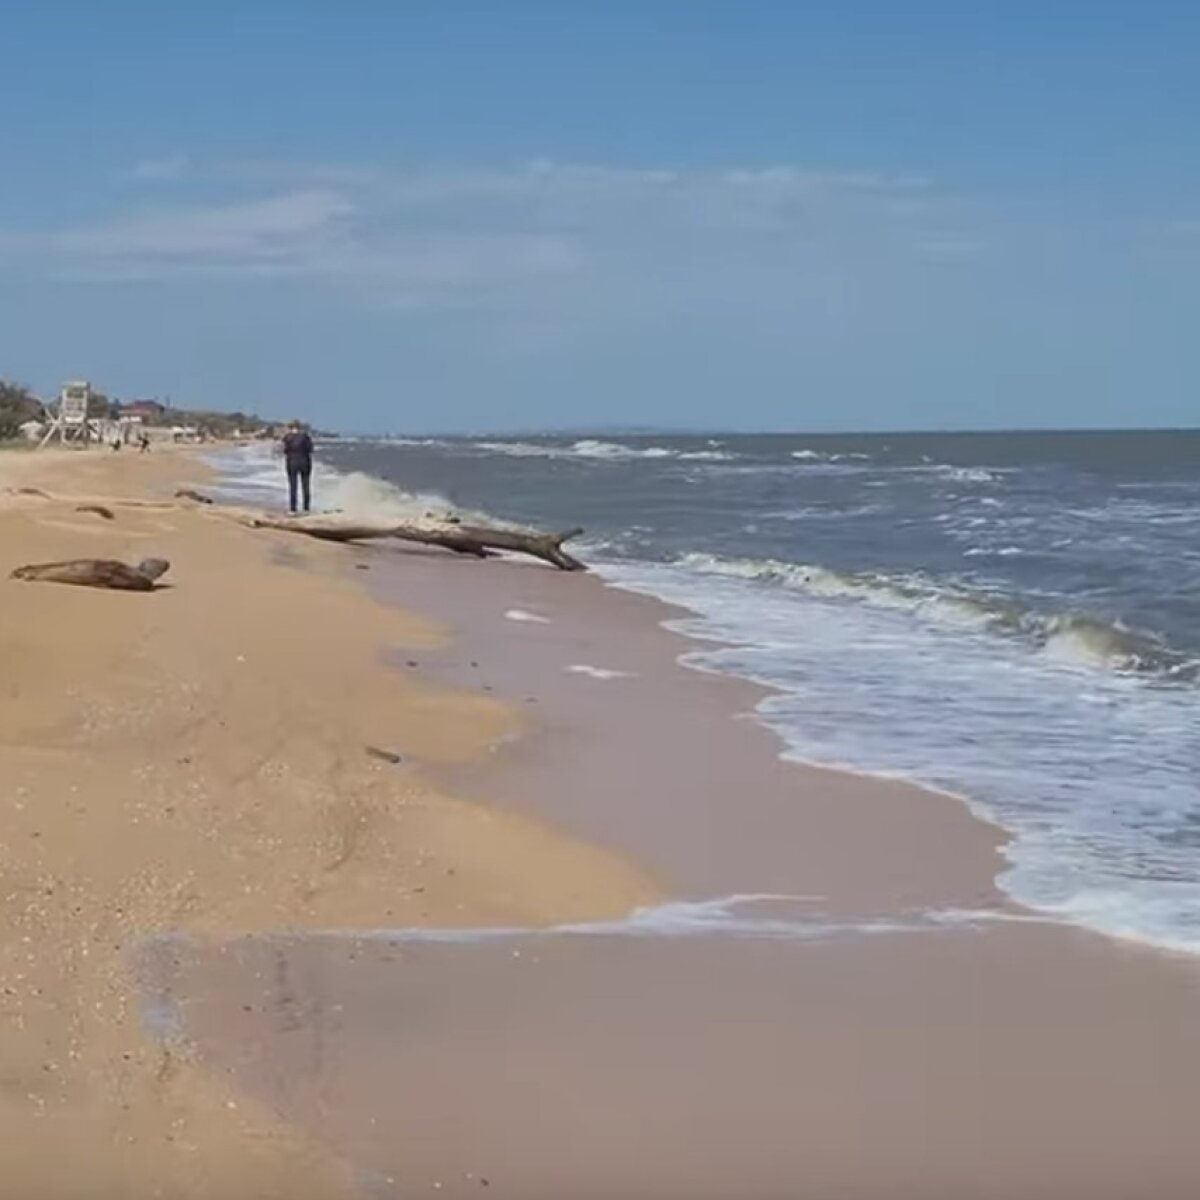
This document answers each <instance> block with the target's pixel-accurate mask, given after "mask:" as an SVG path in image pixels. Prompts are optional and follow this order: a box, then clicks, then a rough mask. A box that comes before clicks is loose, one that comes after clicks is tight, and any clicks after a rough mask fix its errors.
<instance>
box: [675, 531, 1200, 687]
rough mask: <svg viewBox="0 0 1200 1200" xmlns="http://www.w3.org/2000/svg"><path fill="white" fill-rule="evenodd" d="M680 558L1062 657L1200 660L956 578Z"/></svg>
mask: <svg viewBox="0 0 1200 1200" xmlns="http://www.w3.org/2000/svg"><path fill="white" fill-rule="evenodd" d="M678 565H680V566H683V567H686V568H688V569H689V570H692V571H696V572H698V573H702V574H707V575H723V576H728V577H734V578H739V579H748V580H753V581H755V582H758V583H764V584H773V585H776V586H780V587H786V588H790V589H793V590H795V591H800V592H804V593H806V594H808V595H810V596H814V597H819V598H822V599H829V600H844V601H847V602H856V603H861V604H868V605H872V606H874V607H879V608H892V609H905V610H908V611H910V612H912V613H913V614H915V615H916V616H918V617H920V618H922V619H925V620H931V621H938V622H942V623H947V624H956V625H959V626H966V627H973V628H976V629H979V630H984V631H987V632H991V633H997V634H1002V635H1006V636H1010V637H1019V638H1021V639H1023V640H1025V641H1026V642H1028V643H1029V644H1030V645H1031V646H1032V647H1034V648H1035V649H1037V650H1039V651H1040V652H1041V653H1043V654H1045V655H1046V656H1047V657H1048V658H1051V659H1053V660H1055V661H1057V662H1061V663H1064V664H1071V665H1076V666H1086V667H1093V668H1101V669H1105V670H1112V671H1119V672H1127V673H1132V674H1138V675H1147V676H1153V677H1157V678H1160V679H1162V680H1164V681H1173V682H1184V681H1191V680H1194V679H1195V678H1196V677H1197V674H1198V673H1200V663H1198V662H1197V661H1196V660H1193V659H1189V658H1188V657H1187V656H1185V655H1183V654H1180V653H1179V652H1178V651H1176V650H1175V649H1173V648H1172V647H1171V646H1169V645H1168V644H1167V643H1166V642H1165V641H1164V640H1163V639H1162V638H1160V637H1159V636H1157V635H1156V634H1154V633H1151V632H1147V631H1144V630H1136V629H1131V628H1129V627H1128V626H1126V625H1124V624H1123V623H1122V622H1120V621H1109V620H1105V619H1104V618H1102V617H1098V616H1095V615H1093V614H1090V613H1086V612H1041V611H1038V610H1035V609H1032V608H1029V607H1026V606H1023V605H1021V604H1020V603H1018V602H1016V601H1014V600H1012V599H1011V598H1009V597H1005V596H1001V595H997V594H994V593H989V592H985V591H981V590H979V589H977V588H970V587H966V586H965V585H962V584H958V583H951V582H947V581H941V580H932V579H928V578H926V577H923V576H920V575H916V574H910V575H889V574H885V573H881V572H847V571H832V570H829V569H828V568H826V567H820V566H813V565H807V564H804V563H791V562H782V561H779V560H777V559H738V558H733V559H730V558H720V557H718V556H716V555H712V554H687V555H684V556H683V557H682V558H681V559H679V560H678Z"/></svg>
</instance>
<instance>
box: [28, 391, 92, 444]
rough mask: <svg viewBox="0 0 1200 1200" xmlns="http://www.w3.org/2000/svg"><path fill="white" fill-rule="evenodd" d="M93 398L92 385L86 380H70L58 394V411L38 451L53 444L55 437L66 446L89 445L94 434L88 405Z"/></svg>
mask: <svg viewBox="0 0 1200 1200" xmlns="http://www.w3.org/2000/svg"><path fill="white" fill-rule="evenodd" d="M91 398H92V385H91V384H90V383H88V381H87V380H86V379H68V380H67V382H66V383H64V384H63V385H62V389H61V390H60V391H59V393H58V410H57V411H56V412H55V414H54V417H53V419H52V420H51V422H50V428H49V429H47V430H46V436H45V437H44V438H42V440H41V442H40V443H39V445H38V449H39V450H40V449H41V447H42V446H45V445H47V444H48V443H50V442H52V441H53V440H54V438H55V437H57V438H58V440H59V441H60V442H61V443H62V444H63V445H64V446H68V445H72V444H83V445H87V443H88V442H89V441H91V438H92V433H93V430H92V425H91V422H90V421H89V420H88V403H89V401H90V400H91Z"/></svg>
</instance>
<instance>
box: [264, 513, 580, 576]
mask: <svg viewBox="0 0 1200 1200" xmlns="http://www.w3.org/2000/svg"><path fill="white" fill-rule="evenodd" d="M249 523H250V524H251V525H252V526H253V527H254V528H256V529H279V530H283V531H285V532H287V533H303V534H306V535H307V536H308V537H313V538H319V539H320V540H322V541H326V542H360V541H367V540H370V539H374V538H396V539H398V540H399V541H404V542H417V543H419V544H420V545H423V546H441V547H442V548H444V549H446V550H453V551H454V552H455V553H456V554H470V555H473V556H474V557H476V558H488V557H490V556H491V555H492V554H493V553H494V552H495V551H497V550H508V551H511V552H513V553H516V554H528V555H530V556H531V557H532V558H537V559H541V561H542V562H546V563H549V564H550V565H551V566H554V567H557V568H558V569H559V570H560V571H586V570H587V567H586V566H585V565H584V564H583V563H582V562H580V561H579V559H577V558H575V557H574V556H573V555H571V554H568V553H567V551H566V550H564V549H563V542H565V541H568V540H569V539H570V538H573V537H578V536H579V534H581V533H582V532H583V530H582V529H568V530H566V531H565V532H563V533H542V532H539V531H537V530H532V529H529V530H525V529H503V528H499V527H496V526H491V525H487V526H484V525H462V524H458V523H456V522H452V521H446V522H444V523H437V524H433V523H431V524H428V525H419V524H414V523H406V522H401V523H389V524H366V523H361V522H354V521H350V520H340V519H333V518H329V517H322V516H315V517H270V516H265V515H258V516H255V517H252V518H250V522H249Z"/></svg>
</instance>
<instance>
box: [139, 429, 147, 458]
mask: <svg viewBox="0 0 1200 1200" xmlns="http://www.w3.org/2000/svg"><path fill="white" fill-rule="evenodd" d="M149 452H150V435H149V434H147V433H143V434H142V436H141V437H140V438H138V453H139V454H149Z"/></svg>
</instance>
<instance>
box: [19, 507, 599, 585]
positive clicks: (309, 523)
mask: <svg viewBox="0 0 1200 1200" xmlns="http://www.w3.org/2000/svg"><path fill="white" fill-rule="evenodd" d="M9 493H10V494H12V495H20V496H25V497H29V498H32V499H38V500H47V501H56V502H58V503H70V504H73V505H75V506H76V508H90V509H91V510H92V511H95V510H96V509H97V508H99V507H102V506H103V507H104V508H105V509H106V511H108V512H109V513H110V514H111V511H112V509H118V510H119V509H122V508H142V509H158V510H164V509H167V510H169V509H176V510H178V509H181V508H184V509H191V510H192V511H198V512H203V513H205V514H206V515H209V516H212V517H217V518H224V519H226V520H233V521H238V522H240V523H241V524H243V525H248V526H249V527H250V528H252V529H278V530H282V531H284V532H286V533H302V534H304V535H305V536H306V537H313V538H320V539H321V540H322V541H326V542H359V541H368V540H372V539H378V538H396V539H397V540H399V541H405V542H417V543H419V544H420V545H423V546H441V547H443V548H444V549H446V550H453V551H454V552H455V553H456V554H470V555H473V556H474V557H476V558H488V557H490V556H491V555H492V554H494V553H495V552H496V551H498V550H507V551H510V552H512V553H515V554H528V555H530V556H531V557H533V558H537V559H540V560H541V561H542V562H546V563H549V564H550V565H551V566H554V567H557V568H558V569H559V570H560V571H586V570H587V567H586V566H585V565H584V564H583V563H582V562H580V561H579V559H577V558H576V557H575V556H574V555H572V554H569V553H568V552H567V551H566V550H564V549H563V543H564V542H566V541H569V540H570V539H571V538H573V537H578V536H579V535H580V534H581V533H582V532H583V530H582V529H567V530H565V531H563V532H562V533H545V532H543V531H541V530H537V529H517V528H512V527H508V526H503V525H466V524H462V523H460V522H459V521H456V520H455V519H454V518H453V517H435V516H433V515H430V516H429V517H427V518H426V519H425V520H424V521H362V520H355V519H354V518H352V517H350V516H347V515H345V514H340V513H316V514H313V515H312V516H304V517H288V516H282V515H281V516H273V515H271V514H270V513H264V512H261V511H258V510H255V509H248V508H239V507H237V506H234V505H225V504H216V503H214V502H213V501H212V500H211V499H210V498H209V497H208V496H205V495H204V494H203V493H201V492H196V491H193V490H191V489H189V488H180V489H179V490H178V491H177V492H176V493H175V497H176V498H175V499H174V500H145V499H136V498H132V497H131V498H124V497H121V498H118V497H113V496H102V497H97V496H63V495H53V494H51V493H50V492H43V491H42V490H41V489H39V488H17V489H9Z"/></svg>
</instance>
